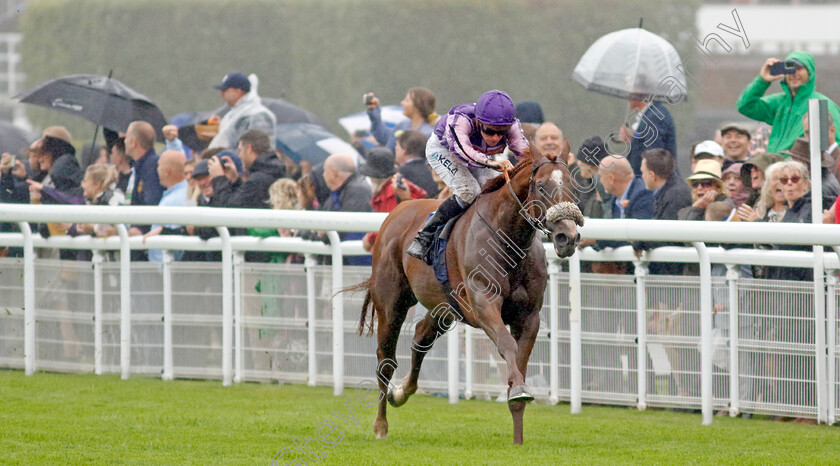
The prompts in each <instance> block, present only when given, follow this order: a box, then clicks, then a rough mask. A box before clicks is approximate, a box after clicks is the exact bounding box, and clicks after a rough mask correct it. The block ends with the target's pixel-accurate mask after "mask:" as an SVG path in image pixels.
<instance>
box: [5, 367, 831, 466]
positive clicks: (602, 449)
mask: <svg viewBox="0 0 840 466" xmlns="http://www.w3.org/2000/svg"><path fill="white" fill-rule="evenodd" d="M345 395H349V398H347V396H345V397H334V396H332V389H331V388H327V387H317V388H312V387H307V386H300V385H282V386H278V385H268V384H252V383H249V384H241V385H235V386H232V387H222V384H221V382H219V381H181V380H179V381H170V382H164V381H161V380H159V379H153V378H146V377H140V376H135V377H132V378H131V379H130V380H128V381H123V380H120V379H119V377H118V376H115V375H107V376H95V375H89V374H49V373H38V374H36V375H35V376H33V377H26V376H24V375H23V373H22V372H20V371H10V370H2V371H0V463H11V464H77V463H97V464H101V463H109V464H113V463H133V464H271V458H272V456H273V455H275V453H276V452H278V451H279V450H281V449H283V448H284V447H291V449H292V450H294V448H295V444H294V441H295V440H294V439H295V438H296V437H297V438H298V439H304V438H305V437H307V436H308V437H310V441H309V447H310V448H311V450H312V452H313V454H316V455H324V456H323V458H322V463H323V464H404V463H410V464H503V465H513V464H685V463H700V464H721V463H726V464H793V463H796V464H837V462H838V461H840V429H838V428H837V427H827V426H814V425H802V424H793V423H783V422H773V421H767V420H759V419H740V418H728V417H715V419H714V424H713V425H712V426H702V425H701V424H700V415H699V414H684V413H674V412H668V411H662V410H647V411H641V412H640V411H637V410H635V409H627V408H606V407H591V406H584V408H583V413H582V414H578V415H571V414H569V407H568V405H559V406H548V405H545V404H538V403H536V404H535V403H532V404H531V405H530V406H528V408H527V409H526V411H525V445H524V446H520V447H514V446H513V445H512V444H511V443H512V421H511V419H510V414H509V412H508V410H507V405H506V404H503V403H498V402H492V401H464V400H461V402H460V403H458V404H457V405H449V404H448V402H447V400H446V399H443V398H437V397H432V396H425V395H416V396H414V397H413V398H412V399H411V400H410V401H409V402H408V404H406V405H405V406H403V407H401V408H400V409H389V411H388V412H389V421H390V433H389V437H388V439H387V440H384V441H377V440H375V439H374V438H373V433H372V431H371V424H372V422H373V419H374V416H375V408H368V407H365V406H364V405H362V404H361V403H360V402H359V400H358V399H357V398H356V395H355V393H354V391H353V390H346V391H345ZM372 395H373V396H375V393H372ZM347 402H350V403H351V404H352V408H353V410H354V411H355V416H356V417H357V418H358V419H357V420H356V424H355V425H354V424H352V423H351V422H349V421H348V420H346V419H350V420H352V417H353V413H352V412H351V411H350V410H349V408H348V407H347V405H346V404H345V403H347ZM334 411H335V412H337V413H343V414H344V416H345V419H341V418H340V417H336V416H335V415H333V414H332V413H333V412H334ZM325 420H330V421H332V422H334V425H335V426H336V428H337V429H338V430H340V432H341V433H340V434H339V432H338V430H335V431H333V432H329V433H327V432H326V431H322V432H321V434H322V438H323V439H325V440H327V441H330V440H332V441H334V442H335V443H336V445H334V446H333V447H331V448H323V447H322V446H321V445H319V444H318V442H317V440H315V439H314V436H315V435H316V431H317V429H318V425H319V424H321V423H322V422H323V421H325ZM327 427H329V424H325V425H324V426H322V428H323V429H325V430H326V428H327ZM339 439H340V441H338V440H339ZM297 458H302V459H306V457H305V456H304V455H303V453H301V452H295V453H294V454H290V455H287V456H285V457H284V459H285V461H284V462H283V463H282V464H285V463H289V462H291V461H292V460H294V459H297ZM313 463H314V461H310V462H309V464H313ZM297 464H303V463H297Z"/></svg>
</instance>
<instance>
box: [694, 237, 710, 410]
mask: <svg viewBox="0 0 840 466" xmlns="http://www.w3.org/2000/svg"><path fill="white" fill-rule="evenodd" d="M692 245H693V246H694V248H695V249H696V250H697V255H698V256H700V264H699V265H700V406H701V413H702V415H703V425H704V426H708V425H711V424H712V419H713V418H714V411H713V409H714V407H713V405H712V389H713V384H712V369H713V366H712V262H711V260H710V259H709V250H708V249H706V245H705V244H703V243H701V242H693V243H692Z"/></svg>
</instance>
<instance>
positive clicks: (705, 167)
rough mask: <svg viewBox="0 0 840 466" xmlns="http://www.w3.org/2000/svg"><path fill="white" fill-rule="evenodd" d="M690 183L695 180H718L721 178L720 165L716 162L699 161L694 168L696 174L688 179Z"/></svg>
mask: <svg viewBox="0 0 840 466" xmlns="http://www.w3.org/2000/svg"><path fill="white" fill-rule="evenodd" d="M686 179H687V180H688V181H689V182H691V181H694V180H716V181H723V180H721V178H720V164H719V163H718V162H717V161H715V160H708V159H706V160H698V161H697V165H695V166H694V174H693V175H691V176H689V177H688V178H686Z"/></svg>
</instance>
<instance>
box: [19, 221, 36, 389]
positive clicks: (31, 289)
mask: <svg viewBox="0 0 840 466" xmlns="http://www.w3.org/2000/svg"><path fill="white" fill-rule="evenodd" d="M18 226H19V227H20V232H21V233H23V365H24V373H25V374H26V375H33V374H34V373H35V370H36V368H37V364H36V361H35V359H36V354H35V351H36V350H35V348H36V345H35V337H36V335H37V332H36V331H35V330H36V328H35V326H36V324H35V247H34V246H33V245H32V227H30V226H29V223H28V222H19V223H18Z"/></svg>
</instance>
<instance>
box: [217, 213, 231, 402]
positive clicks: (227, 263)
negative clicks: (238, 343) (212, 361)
mask: <svg viewBox="0 0 840 466" xmlns="http://www.w3.org/2000/svg"><path fill="white" fill-rule="evenodd" d="M216 231H218V232H219V238H221V240H222V385H223V386H225V387H227V386H230V385H232V384H233V361H232V359H233V354H232V353H233V307H232V306H233V248H232V247H231V244H230V232H229V231H228V229H227V227H216Z"/></svg>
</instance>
